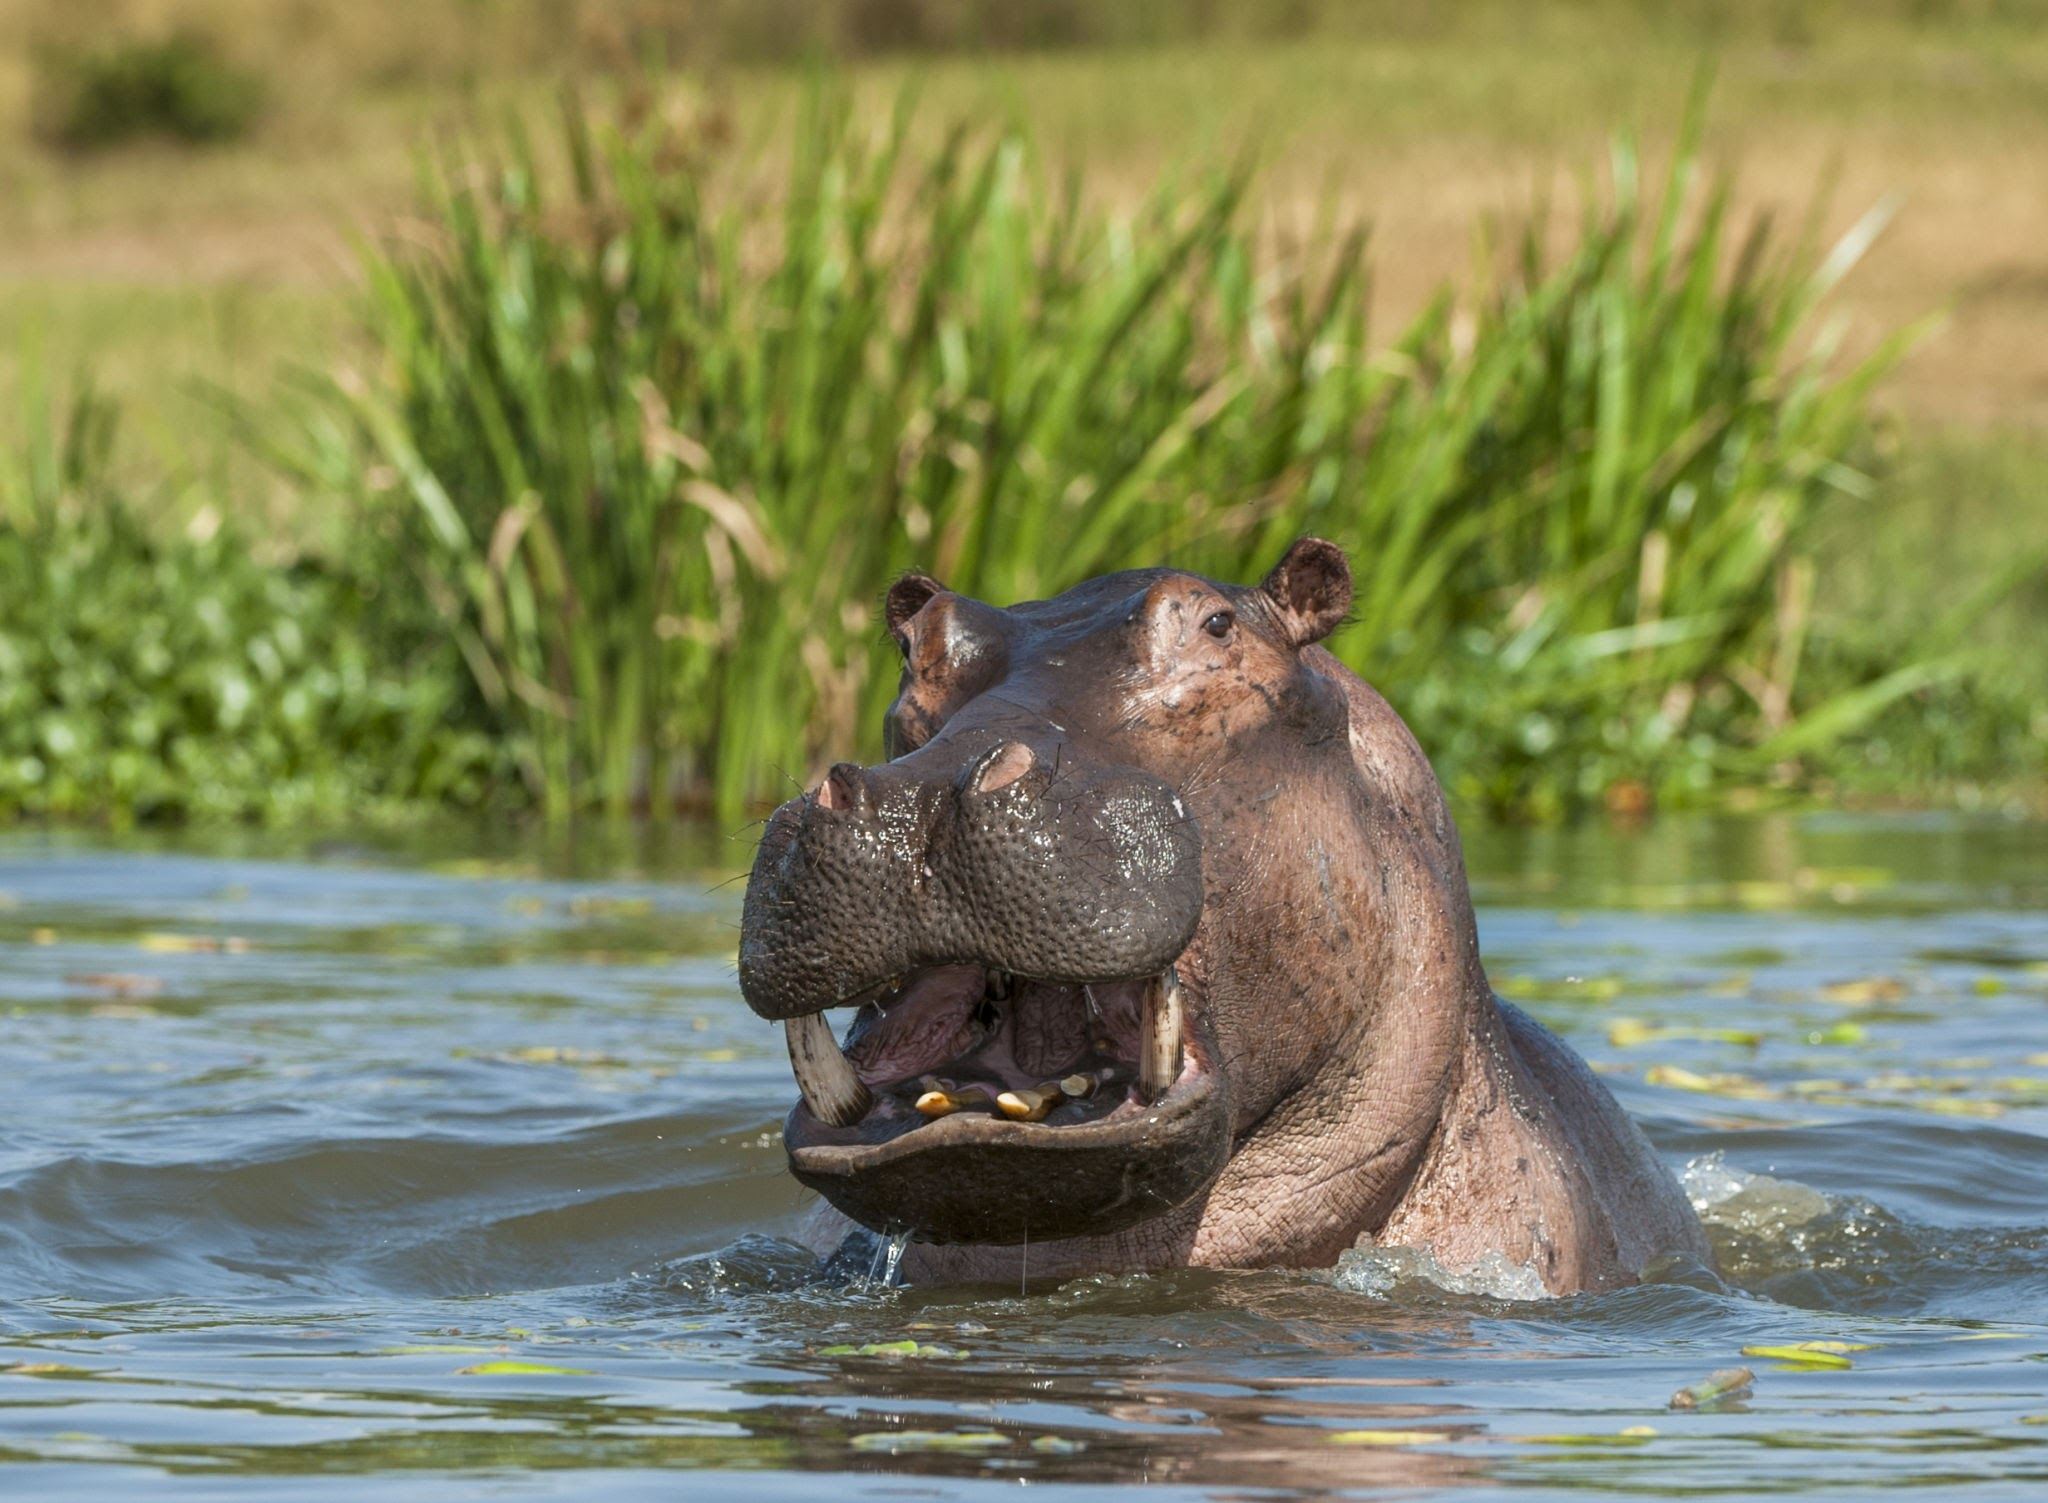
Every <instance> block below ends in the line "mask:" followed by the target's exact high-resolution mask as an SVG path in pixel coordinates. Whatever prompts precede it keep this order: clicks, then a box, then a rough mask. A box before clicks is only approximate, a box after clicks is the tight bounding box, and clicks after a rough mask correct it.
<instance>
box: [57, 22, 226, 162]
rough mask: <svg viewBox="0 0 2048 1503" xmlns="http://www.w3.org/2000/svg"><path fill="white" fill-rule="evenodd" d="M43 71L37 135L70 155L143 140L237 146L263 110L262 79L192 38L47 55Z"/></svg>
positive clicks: (180, 35) (203, 40)
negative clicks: (70, 150) (235, 144)
mask: <svg viewBox="0 0 2048 1503" xmlns="http://www.w3.org/2000/svg"><path fill="white" fill-rule="evenodd" d="M42 68H43V72H42V74H41V78H40V83H41V91H40V92H41V97H40V98H39V100H38V109H37V115H38V125H39V129H40V132H41V134H42V135H43V136H44V137H45V139H47V140H49V141H51V142H53V143H55V144H56V145H59V146H64V147H67V148H71V149H73V150H89V149H93V148H97V147H104V146H115V145H119V144H121V143H123V142H126V141H132V140H138V139H143V138H148V137H155V138H158V139H163V140H170V141H182V142H186V143H188V144H192V145H208V144H213V143H216V142H222V141H233V140H238V139H240V138H241V137H243V136H245V135H247V134H248V133H249V131H250V129H251V127H252V126H254V124H255V122H256V117H257V115H258V114H259V113H260V112H261V110H262V107H263V99H264V93H265V90H264V87H263V82H262V80H261V79H259V78H258V77H256V75H254V74H253V73H250V72H248V71H246V70H245V69H242V68H239V67H237V66H236V65H235V64H233V63H231V62H229V61H228V60H227V59H226V58H224V57H222V56H221V54H220V51H219V49H218V48H217V47H215V46H214V44H213V43H212V42H210V41H208V40H207V39H206V38H205V37H203V36H200V35H197V34H195V33H190V32H181V33H178V34H176V35H173V36H171V37H168V38H165V39H164V40H162V41H121V42H115V43H113V44H112V45H110V46H107V47H105V48H102V49H100V50H97V51H85V52H75V53H61V54H52V55H49V56H46V57H45V58H44V59H43V62H42Z"/></svg>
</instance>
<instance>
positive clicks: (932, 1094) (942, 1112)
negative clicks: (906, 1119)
mask: <svg viewBox="0 0 2048 1503" xmlns="http://www.w3.org/2000/svg"><path fill="white" fill-rule="evenodd" d="M961 1105H962V1103H961V1102H959V1101H957V1100H956V1099H954V1097H953V1096H951V1095H950V1094H948V1093H947V1092H945V1091H926V1092H925V1093H924V1094H923V1095H922V1096H920V1097H918V1098H917V1109H918V1110H919V1111H921V1112H923V1113H924V1114H925V1115H926V1116H927V1117H946V1116H951V1115H952V1114H953V1113H954V1112H957V1111H959V1110H960V1107H961Z"/></svg>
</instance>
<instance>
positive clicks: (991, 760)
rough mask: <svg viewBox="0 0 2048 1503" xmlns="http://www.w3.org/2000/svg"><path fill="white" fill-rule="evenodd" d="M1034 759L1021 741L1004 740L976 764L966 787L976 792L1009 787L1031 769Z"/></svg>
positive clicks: (994, 790) (988, 791)
mask: <svg viewBox="0 0 2048 1503" xmlns="http://www.w3.org/2000/svg"><path fill="white" fill-rule="evenodd" d="M1035 760H1036V759H1035V758H1034V757H1033V756H1032V755H1031V748H1030V747H1028V746H1026V745H1025V744H1024V743H1023V742H1021V741H1005V742H1004V743H1003V744H1002V745H1001V746H998V747H997V748H996V749H995V750H994V751H991V752H989V753H988V754H987V755H986V756H984V757H983V758H982V759H981V761H980V762H979V763H978V764H977V765H976V767H975V769H974V774H973V776H972V777H970V778H969V779H968V787H970V788H972V789H973V790H974V791H975V792H976V793H995V792H998V791H999V790H1001V789H1004V788H1007V787H1009V786H1010V785H1011V784H1012V783H1014V782H1016V781H1017V779H1019V778H1021V777H1023V776H1024V774H1025V773H1027V772H1029V771H1031V768H1032V764H1033V762H1034V761H1035Z"/></svg>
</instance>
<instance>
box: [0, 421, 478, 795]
mask: <svg viewBox="0 0 2048 1503" xmlns="http://www.w3.org/2000/svg"><path fill="white" fill-rule="evenodd" d="M28 406H29V411H28V414H27V419H28V420H27V422H26V423H25V424H24V427H25V429H26V431H27V433H28V435H29V436H28V441H27V442H26V443H25V444H24V445H23V446H22V447H21V448H20V449H19V450H18V451H16V452H13V453H9V454H7V455H5V456H4V458H0V816H10V815H21V814H26V815H32V816H38V817H53V816H54V817H66V818H83V819H90V820H96V821H105V822H111V823H117V824H119V823H130V822H134V821H138V820H151V819H170V818H183V817H206V816H211V817H216V818H220V817H233V818H246V817H260V818H266V819H273V820H275V819H288V818H302V819H305V818H311V819H329V820H338V819H342V818H359V817H361V816H363V815H364V814H366V813H368V812H370V811H371V810H372V809H373V808H374V807H376V806H378V805H380V804H389V803H392V802H394V801H396V802H404V803H412V802H416V801H422V800H426V801H435V802H447V803H453V804H457V805H461V804H471V805H473V804H477V803H479V802H482V801H483V800H485V799H486V798H487V797H488V796H489V793H490V790H491V788H492V787H493V785H494V784H496V783H498V782H501V781H502V780H503V775H502V774H501V773H500V771H499V766H498V764H499V762H500V760H501V753H500V751H499V749H498V748H497V747H496V746H495V745H494V744H493V742H492V741H491V740H490V738H488V737H487V736H485V735H484V734H483V733H482V732H481V731H480V730H478V729H476V728H474V727H464V726H462V725H461V724H459V723H455V724H451V723H450V722H449V719H448V715H447V711H448V709H449V706H450V705H451V703H455V702H458V701H459V698H460V691H461V690H462V689H463V687H464V686H463V682H462V677H461V669H460V666H459V663H458V662H457V660H456V659H455V658H454V655H453V654H452V653H449V654H447V655H446V660H445V662H441V663H438V664H437V661H436V659H437V657H438V656H439V654H438V652H437V651H436V649H434V648H433V647H432V646H431V645H429V648H428V650H427V651H426V653H425V654H424V655H422V654H420V653H418V652H413V653H408V652H406V651H405V650H404V649H403V647H402V645H401V644H400V643H399V642H398V641H396V640H395V639H394V637H393V636H392V634H390V633H389V632H387V631H386V630H384V629H383V627H382V625H381V624H380V622H379V619H378V618H379V615H380V612H379V611H378V609H377V606H376V602H375V600H374V598H373V596H372V595H370V594H369V593H368V592H366V590H365V589H364V588H363V586H362V584H361V583H359V582H358V581H356V580H354V579H351V578H349V577H347V576H345V575H343V574H341V573H339V572H337V571H334V570H332V569H328V568H323V567H320V566H317V565H315V564H312V563H309V562H301V563H297V564H285V563H273V562H263V561H259V560H258V559H256V558H255V557H254V556H252V554H251V552H250V550H249V548H248V546H247V545H246V543H245V541H244V540H243V538H242V537H241V536H240V535H239V534H238V533H237V531H236V530H235V529H234V528H232V527H229V526H225V525H222V523H221V522H220V520H219V518H218V515H217V514H216V513H213V512H210V511H202V512H201V513H199V514H198V515H197V516H195V517H194V518H193V520H192V523H191V524H190V525H189V526H187V527H186V528H185V529H183V530H174V529H168V528H162V527H159V526H157V525H154V522H153V520H150V519H145V517H144V516H143V515H141V514H139V512H138V509H137V508H136V507H135V506H133V505H132V504H130V503H129V502H128V501H127V500H126V499H125V498H124V497H123V496H121V495H120V494H119V493H118V492H117V491H116V489H115V487H114V485H113V483H112V481H111V479H110V476H111V474H112V473H113V469H114V465H113V454H114V446H115V435H116V427H117V424H116V415H115V411H114V409H113V407H112V406H111V404H109V403H108V402H106V401H105V400H104V399H102V398H99V397H97V396H96V395H95V394H94V393H93V391H92V389H91V388H90V387H89V386H88V387H85V388H82V389H81V390H80V391H79V393H78V394H77V395H76V396H74V397H73V399H72V400H71V401H70V402H68V403H65V404H63V405H62V406H61V408H60V406H59V404H57V403H55V402H53V401H51V400H50V399H49V397H48V395H47V393H44V392H37V393H32V394H31V396H30V400H29V403H28Z"/></svg>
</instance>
